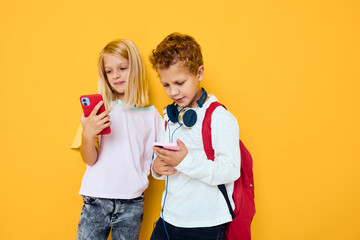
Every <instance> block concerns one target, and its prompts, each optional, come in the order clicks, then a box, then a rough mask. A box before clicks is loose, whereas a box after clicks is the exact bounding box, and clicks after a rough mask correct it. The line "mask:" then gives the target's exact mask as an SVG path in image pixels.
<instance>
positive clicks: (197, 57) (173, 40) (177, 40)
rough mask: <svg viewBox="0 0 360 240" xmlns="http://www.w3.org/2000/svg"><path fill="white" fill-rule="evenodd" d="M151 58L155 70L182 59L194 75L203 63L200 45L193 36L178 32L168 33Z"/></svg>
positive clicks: (165, 67)
mask: <svg viewBox="0 0 360 240" xmlns="http://www.w3.org/2000/svg"><path fill="white" fill-rule="evenodd" d="M149 60H150V63H151V64H152V66H153V68H154V69H155V70H156V69H167V68H169V67H170V66H171V65H173V64H175V63H177V62H178V61H180V62H183V63H184V66H185V67H186V68H187V69H188V70H189V72H190V73H192V74H194V75H196V74H197V71H198V68H199V67H200V66H201V65H203V57H202V54H201V47H200V45H199V44H198V43H197V42H196V41H195V39H194V38H193V37H191V36H189V35H186V34H181V33H178V32H174V33H172V34H170V35H168V36H167V37H166V38H165V39H164V40H163V41H162V42H161V43H160V44H159V45H158V46H157V47H156V49H154V50H153V51H152V53H151V54H150V56H149Z"/></svg>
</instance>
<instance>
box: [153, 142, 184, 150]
mask: <svg viewBox="0 0 360 240" xmlns="http://www.w3.org/2000/svg"><path fill="white" fill-rule="evenodd" d="M153 146H155V147H160V148H165V149H168V150H173V151H177V150H180V147H179V145H177V143H161V142H154V143H153Z"/></svg>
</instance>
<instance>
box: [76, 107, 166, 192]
mask: <svg viewBox="0 0 360 240" xmlns="http://www.w3.org/2000/svg"><path fill="white" fill-rule="evenodd" d="M109 115H110V121H111V126H110V127H111V133H110V134H109V135H102V136H100V137H99V144H100V146H99V156H98V160H97V162H96V163H95V164H94V165H93V166H87V168H86V172H85V174H84V177H83V180H82V184H81V188H80V192H79V194H80V195H84V196H91V197H100V198H113V199H131V198H136V197H139V196H140V195H141V194H142V193H143V192H144V191H145V189H146V188H147V187H148V185H149V180H148V175H149V173H150V164H151V160H152V157H153V150H152V144H153V142H156V141H157V139H158V137H159V136H160V132H161V131H162V128H163V126H162V125H163V124H162V118H161V116H160V114H159V113H158V111H157V110H156V108H155V107H154V106H151V107H147V108H135V107H134V108H128V107H124V106H122V105H121V104H120V102H117V103H116V104H115V103H114V104H113V106H112V108H111V111H110V113H109Z"/></svg>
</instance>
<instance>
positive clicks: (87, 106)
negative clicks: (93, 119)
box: [80, 94, 111, 135]
mask: <svg viewBox="0 0 360 240" xmlns="http://www.w3.org/2000/svg"><path fill="white" fill-rule="evenodd" d="M102 100H103V98H102V96H101V95H100V94H90V95H83V96H81V97H80V102H81V106H82V109H83V111H84V116H85V117H88V116H89V115H90V113H91V112H92V110H93V109H94V107H95V106H96V105H97V104H98V103H99V102H100V101H102ZM104 111H105V106H104V104H103V105H102V106H101V107H100V108H99V111H98V112H97V113H96V115H99V114H100V113H102V112H104ZM109 133H111V129H110V126H109V127H106V128H104V129H103V130H102V131H101V132H100V133H99V134H98V135H104V134H109Z"/></svg>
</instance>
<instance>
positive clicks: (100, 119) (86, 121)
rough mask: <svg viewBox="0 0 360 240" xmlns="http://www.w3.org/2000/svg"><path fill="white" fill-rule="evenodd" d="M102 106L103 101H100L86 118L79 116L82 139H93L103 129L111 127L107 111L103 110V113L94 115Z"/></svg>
mask: <svg viewBox="0 0 360 240" xmlns="http://www.w3.org/2000/svg"><path fill="white" fill-rule="evenodd" d="M103 104H104V102H103V101H100V102H99V103H98V104H97V105H96V106H95V107H94V109H93V110H92V111H91V113H90V115H89V116H88V117H85V115H84V113H83V114H82V115H81V118H80V121H81V124H82V126H83V129H84V130H83V137H84V138H89V139H90V138H94V137H95V136H96V135H98V134H99V133H100V132H101V131H102V130H103V129H105V128H107V127H109V126H110V125H111V122H110V116H109V111H107V110H105V111H104V112H102V113H100V114H99V115H96V113H97V112H98V110H99V109H100V107H101V106H102V105H103Z"/></svg>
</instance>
